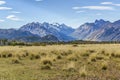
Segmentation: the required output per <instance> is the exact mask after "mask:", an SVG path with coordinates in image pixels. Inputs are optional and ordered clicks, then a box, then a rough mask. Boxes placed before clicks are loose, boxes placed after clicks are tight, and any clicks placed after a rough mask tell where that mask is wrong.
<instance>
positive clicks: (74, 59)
mask: <svg viewBox="0 0 120 80" xmlns="http://www.w3.org/2000/svg"><path fill="white" fill-rule="evenodd" d="M68 60H69V61H77V57H75V56H74V55H72V56H68Z"/></svg>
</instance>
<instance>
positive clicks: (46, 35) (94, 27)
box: [0, 19, 120, 42]
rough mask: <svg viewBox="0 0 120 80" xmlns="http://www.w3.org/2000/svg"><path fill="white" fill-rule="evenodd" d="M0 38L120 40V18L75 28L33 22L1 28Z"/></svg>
mask: <svg viewBox="0 0 120 80" xmlns="http://www.w3.org/2000/svg"><path fill="white" fill-rule="evenodd" d="M0 39H8V40H19V41H25V42H44V41H45V42H48V41H50V42H51V41H53V42H57V41H72V40H90V41H120V20H118V21H115V22H110V21H105V20H103V19H100V20H96V21H95V22H93V23H85V24H83V25H81V26H80V27H78V28H77V29H73V28H72V27H69V26H67V25H65V24H59V23H53V24H50V23H47V22H44V23H39V22H32V23H28V24H26V25H23V26H21V27H20V28H19V29H0Z"/></svg>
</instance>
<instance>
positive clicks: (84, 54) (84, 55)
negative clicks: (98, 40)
mask: <svg viewBox="0 0 120 80" xmlns="http://www.w3.org/2000/svg"><path fill="white" fill-rule="evenodd" d="M89 55H90V54H89V53H87V52H86V53H83V54H81V56H83V57H88V56H89Z"/></svg>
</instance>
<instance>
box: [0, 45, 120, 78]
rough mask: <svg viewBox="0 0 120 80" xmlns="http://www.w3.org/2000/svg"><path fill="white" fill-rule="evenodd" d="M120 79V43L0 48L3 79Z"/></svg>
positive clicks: (0, 72)
mask: <svg viewBox="0 0 120 80" xmlns="http://www.w3.org/2000/svg"><path fill="white" fill-rule="evenodd" d="M119 79H120V44H79V45H76V44H71V45H68V44H67V45H45V46H1V47H0V80H119Z"/></svg>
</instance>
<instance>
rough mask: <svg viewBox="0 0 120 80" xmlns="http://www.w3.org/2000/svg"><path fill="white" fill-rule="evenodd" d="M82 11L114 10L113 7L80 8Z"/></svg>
mask: <svg viewBox="0 0 120 80" xmlns="http://www.w3.org/2000/svg"><path fill="white" fill-rule="evenodd" d="M80 8H82V9H90V10H114V8H113V7H110V6H83V7H80Z"/></svg>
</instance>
